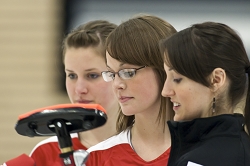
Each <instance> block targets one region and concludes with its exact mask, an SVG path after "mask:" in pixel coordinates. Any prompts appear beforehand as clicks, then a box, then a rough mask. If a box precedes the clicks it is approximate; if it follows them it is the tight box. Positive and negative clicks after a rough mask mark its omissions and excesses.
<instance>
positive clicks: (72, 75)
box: [68, 73, 77, 79]
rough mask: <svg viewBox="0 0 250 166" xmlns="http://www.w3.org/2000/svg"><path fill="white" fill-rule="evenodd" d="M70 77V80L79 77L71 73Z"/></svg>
mask: <svg viewBox="0 0 250 166" xmlns="http://www.w3.org/2000/svg"><path fill="white" fill-rule="evenodd" d="M68 77H69V78H70V79H75V78H76V77H77V75H76V74H72V73H70V74H68ZM72 77H74V78H72Z"/></svg>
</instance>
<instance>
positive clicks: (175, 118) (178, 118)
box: [174, 115, 183, 121]
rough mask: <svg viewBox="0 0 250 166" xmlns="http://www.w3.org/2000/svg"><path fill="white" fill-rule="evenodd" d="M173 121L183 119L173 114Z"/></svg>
mask: <svg viewBox="0 0 250 166" xmlns="http://www.w3.org/2000/svg"><path fill="white" fill-rule="evenodd" d="M174 121H183V118H180V116H178V115H174Z"/></svg>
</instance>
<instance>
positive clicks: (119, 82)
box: [113, 74, 126, 90]
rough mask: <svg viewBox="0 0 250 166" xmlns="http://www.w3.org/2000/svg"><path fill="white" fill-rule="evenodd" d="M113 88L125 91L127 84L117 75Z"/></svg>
mask: <svg viewBox="0 0 250 166" xmlns="http://www.w3.org/2000/svg"><path fill="white" fill-rule="evenodd" d="M113 88H114V89H115V90H116V89H119V90H121V89H125V88H126V84H125V82H124V80H123V79H121V78H120V77H119V76H118V74H116V76H115V77H114V79H113Z"/></svg>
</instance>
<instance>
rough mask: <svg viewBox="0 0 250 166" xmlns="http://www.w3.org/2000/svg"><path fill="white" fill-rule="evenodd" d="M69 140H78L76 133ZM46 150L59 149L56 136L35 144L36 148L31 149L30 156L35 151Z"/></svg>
mask: <svg viewBox="0 0 250 166" xmlns="http://www.w3.org/2000/svg"><path fill="white" fill-rule="evenodd" d="M71 138H78V135H77V134H76V133H74V134H71ZM47 148H50V149H51V148H55V149H59V147H58V139H57V136H53V137H49V138H47V139H45V140H43V141H41V142H39V143H38V144H36V146H35V147H34V148H33V149H32V151H31V153H30V156H32V155H33V154H34V152H35V151H38V150H42V149H47ZM47 150H48V149H47ZM47 150H46V151H47Z"/></svg>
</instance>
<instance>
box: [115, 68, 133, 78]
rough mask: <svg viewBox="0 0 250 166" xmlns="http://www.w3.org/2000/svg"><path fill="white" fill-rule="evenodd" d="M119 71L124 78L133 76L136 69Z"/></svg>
mask: <svg viewBox="0 0 250 166" xmlns="http://www.w3.org/2000/svg"><path fill="white" fill-rule="evenodd" d="M119 73H120V75H122V76H123V77H124V78H131V77H133V76H134V75H135V70H134V69H123V70H121V71H120V72H119Z"/></svg>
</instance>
